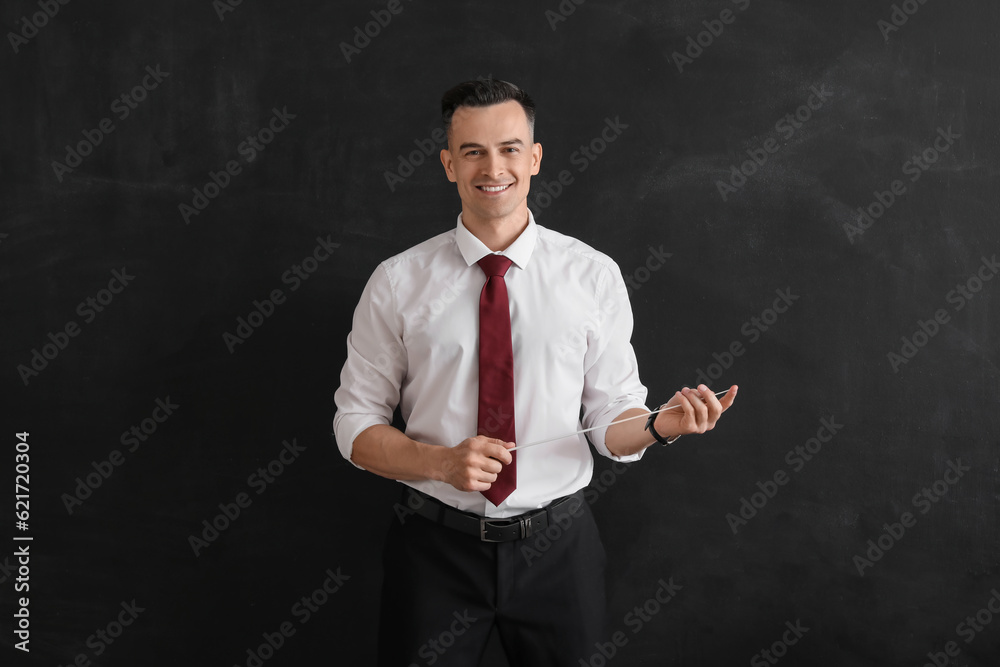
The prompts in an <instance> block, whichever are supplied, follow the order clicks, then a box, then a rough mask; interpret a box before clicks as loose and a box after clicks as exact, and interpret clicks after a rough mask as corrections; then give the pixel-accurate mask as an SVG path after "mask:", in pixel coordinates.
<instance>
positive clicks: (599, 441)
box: [588, 401, 652, 463]
mask: <svg viewBox="0 0 1000 667" xmlns="http://www.w3.org/2000/svg"><path fill="white" fill-rule="evenodd" d="M616 407H617V408H619V409H618V410H617V412H615V413H614V415H612V416H609V417H605V423H606V424H607V425H606V426H603V427H601V428H598V429H594V430H593V431H591V432H590V433H588V435H589V436H590V442H591V444H593V445H594V449H596V450H597V451H598V452H599V453H600V454H601V456H605V457H607V458H609V459H611V460H612V461H621V462H622V463H632V462H634V461H638V460H639V459H641V458H642V455H643V454H644V453H645V452H646V449H640V450H639V451H638V452H636V453H635V454H629V455H628V456H615V455H614V454H612V453H611V450H610V449H608V446H607V444H605V437H606V436H607V433H608V427H609V426H611V423H612V422H614V420H616V419H618V417H619V416H620V415H621V414H622V413H623V412H625V411H626V410H631V409H633V408H637V409H640V410H645V411H647V412H649V408H647V407H646V406H645V404H643V403H640V402H639V401H630V402H628V403H625V404H622V405H619V406H616ZM650 437H652V436H650Z"/></svg>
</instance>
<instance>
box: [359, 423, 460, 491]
mask: <svg viewBox="0 0 1000 667" xmlns="http://www.w3.org/2000/svg"><path fill="white" fill-rule="evenodd" d="M445 449H446V448H445V447H441V446H439V445H429V444H427V443H423V442H417V441H416V440H412V439H410V438H408V437H407V436H406V435H405V434H404V433H403V432H402V431H400V430H399V429H397V428H393V427H392V426H387V425H384V424H378V425H376V426H370V427H368V428H366V429H365V430H364V431H362V432H361V434H360V435H358V437H357V438H355V439H354V447H353V451H352V452H351V460H352V461H353V462H354V463H356V464H357V465H359V466H361V467H362V468H364V469H365V470H367V471H369V472H373V473H375V474H376V475H380V476H382V477H388V478H389V479H396V480H402V481H416V480H422V479H441V455H442V454H443V453H444V451H443V450H445Z"/></svg>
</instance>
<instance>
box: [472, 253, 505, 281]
mask: <svg viewBox="0 0 1000 667" xmlns="http://www.w3.org/2000/svg"><path fill="white" fill-rule="evenodd" d="M510 265H511V261H510V260H509V259H507V258H506V257H504V256H503V255H486V256H485V257H483V258H482V259H481V260H479V266H480V268H482V270H483V273H485V274H486V276H487V277H491V276H500V277H501V278H502V277H503V276H504V274H505V273H507V269H509V268H510Z"/></svg>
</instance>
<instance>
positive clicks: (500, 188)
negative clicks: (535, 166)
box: [479, 184, 510, 192]
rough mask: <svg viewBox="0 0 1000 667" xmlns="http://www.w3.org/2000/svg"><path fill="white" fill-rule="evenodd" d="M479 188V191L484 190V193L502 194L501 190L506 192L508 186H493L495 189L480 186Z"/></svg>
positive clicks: (488, 186)
mask: <svg viewBox="0 0 1000 667" xmlns="http://www.w3.org/2000/svg"><path fill="white" fill-rule="evenodd" d="M479 187H480V189H482V190H485V191H486V192H502V191H503V190H506V189H507V188H509V187H510V184H507V185H498V186H495V187H494V186H490V185H480V186H479Z"/></svg>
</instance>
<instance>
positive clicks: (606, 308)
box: [582, 262, 648, 462]
mask: <svg viewBox="0 0 1000 667" xmlns="http://www.w3.org/2000/svg"><path fill="white" fill-rule="evenodd" d="M597 295H598V308H599V313H600V316H599V318H598V322H599V324H598V326H597V327H595V328H594V330H592V331H591V332H590V336H589V340H588V346H587V353H586V356H585V358H584V364H585V366H584V368H585V376H584V386H583V417H582V422H583V426H584V428H592V427H594V426H597V425H599V424H602V425H604V426H602V428H598V429H595V430H593V431H591V432H590V433H588V436H589V438H590V441H591V443H592V444H593V445H594V448H595V449H597V451H598V452H600V453H601V454H602V455H604V456H606V457H608V458H611V459H614V460H616V461H626V462H627V461H638V460H639V459H640V458H642V454H643V451H645V450H642V451H640V452H638V453H636V454H632V455H630V456H615V455H614V454H612V453H611V452H610V450H608V447H607V445H606V444H605V436H606V435H607V430H608V429H607V425H609V424H610V423H611V422H613V421H614V420H615V419H616V418H617V417H618V415H620V414H621V413H622V412H624V411H625V410H629V409H631V408H641V409H643V410H647V409H648V408H646V393H647V392H646V387H645V386H644V385H643V384H642V382H640V381H639V366H638V363H637V361H636V358H635V351H634V350H633V349H632V343H631V339H632V308H631V305H630V304H629V300H628V291H627V290H626V288H625V281H624V279H623V278H622V274H621V271H620V270H619V268H618V265H617V264H615V263H613V262H612V263H611V264H610V266H608V268H607V270H606V271H605V272H604V273H603V275H602V278H601V282H600V286H599V287H598V290H597Z"/></svg>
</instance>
